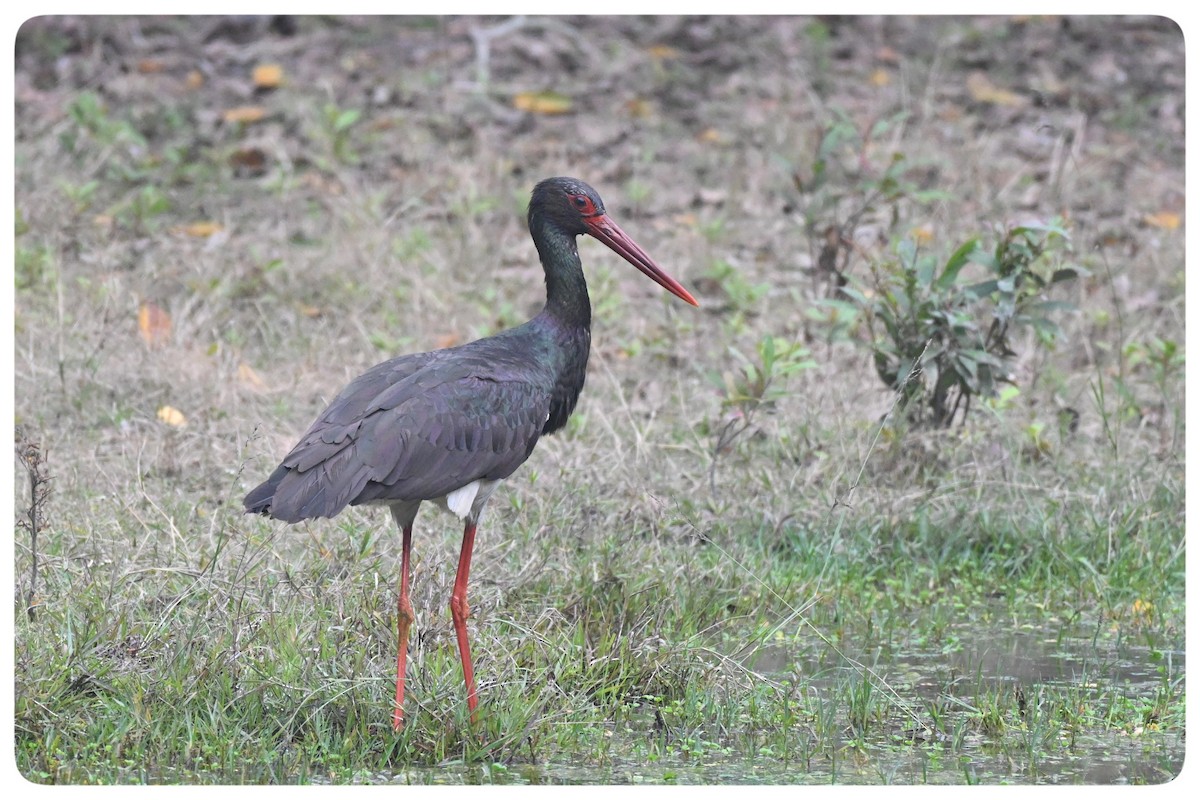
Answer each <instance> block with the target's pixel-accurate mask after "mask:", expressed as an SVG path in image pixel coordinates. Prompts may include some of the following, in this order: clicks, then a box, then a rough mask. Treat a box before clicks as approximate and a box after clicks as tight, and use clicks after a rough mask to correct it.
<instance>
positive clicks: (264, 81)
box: [251, 64, 283, 89]
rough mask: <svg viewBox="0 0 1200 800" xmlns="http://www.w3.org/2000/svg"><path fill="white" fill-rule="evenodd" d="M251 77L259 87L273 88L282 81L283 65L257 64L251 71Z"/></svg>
mask: <svg viewBox="0 0 1200 800" xmlns="http://www.w3.org/2000/svg"><path fill="white" fill-rule="evenodd" d="M251 78H252V80H253V81H254V85H255V86H256V87H258V88H259V89H275V88H277V87H278V86H279V84H281V83H283V67H281V66H279V65H278V64H259V65H258V66H256V67H255V68H254V71H253V72H252V73H251Z"/></svg>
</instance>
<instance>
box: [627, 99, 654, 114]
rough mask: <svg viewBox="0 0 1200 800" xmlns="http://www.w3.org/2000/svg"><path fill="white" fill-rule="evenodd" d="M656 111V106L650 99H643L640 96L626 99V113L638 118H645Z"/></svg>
mask: <svg viewBox="0 0 1200 800" xmlns="http://www.w3.org/2000/svg"><path fill="white" fill-rule="evenodd" d="M653 111H654V106H652V105H651V104H650V101H649V100H643V99H641V98H640V97H635V98H634V99H632V100H626V101H625V113H627V114H628V115H629V116H631V117H634V118H636V119H645V118H646V117H648V116H650V114H651V113H653Z"/></svg>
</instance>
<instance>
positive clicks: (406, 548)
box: [392, 525, 413, 731]
mask: <svg viewBox="0 0 1200 800" xmlns="http://www.w3.org/2000/svg"><path fill="white" fill-rule="evenodd" d="M411 552H412V525H406V526H405V528H404V544H403V545H401V551H400V553H401V554H400V598H399V599H398V600H397V601H396V628H397V632H398V633H399V637H398V638H399V640H400V642H399V645H398V648H399V649H398V650H397V652H396V708H395V709H394V710H393V711H392V728H393V729H394V730H396V731H399V730H400V729H401V728H402V727H404V667H405V665H406V663H407V661H408V629H409V626H411V625H412V622H413V609H412V603H411V602H409V599H408V557H409V554H410V553H411Z"/></svg>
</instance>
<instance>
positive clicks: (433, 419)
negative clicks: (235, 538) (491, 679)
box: [243, 177, 700, 732]
mask: <svg viewBox="0 0 1200 800" xmlns="http://www.w3.org/2000/svg"><path fill="white" fill-rule="evenodd" d="M527 220H528V225H529V233H530V235H531V236H532V238H533V242H534V246H535V247H536V248H537V252H538V257H539V259H540V261H541V264H542V269H543V271H544V272H545V279H546V304H545V306H544V307H543V308H542V310H541V312H540V313H538V314H537V315H536V316H534V317H533V318H532V319H530V320H529V321H528V322H526V323H524V324H523V325H519V326H517V327H514V328H509V329H507V330H503V331H501V332H500V333H497V334H496V335H494V336H489V337H487V338H483V339H478V340H476V341H473V342H468V343H466V344H462V345H458V346H455V347H449V348H445V349H441V350H433V351H431V352H427V353H416V354H412V355H403V356H399V357H397V358H393V359H390V360H388V361H384V362H383V363H381V364H377V365H376V366H374V367H372V368H371V369H369V370H367V371H366V372H364V373H363V374H362V375H360V376H359V377H357V378H355V379H354V380H353V381H351V382H350V383H349V384H348V385H347V386H346V387H345V388H344V389H342V391H341V393H339V394H338V395H337V397H335V398H334V400H333V401H332V402H331V403H330V404H329V406H328V408H326V409H325V410H324V411H322V412H321V413H320V415H319V416H318V417H317V419H316V421H315V422H313V423H312V425H311V426H310V427H309V429H308V431H307V433H305V434H304V435H303V436H302V437H301V438H300V441H299V442H298V443H297V444H296V446H295V447H293V448H292V450H291V452H289V453H288V454H287V455H286V456H285V457H284V458H283V461H282V462H280V464H279V466H278V467H277V468H276V469H275V470H274V471H273V472H272V473H271V474H270V476H269V477H268V478H267V479H266V480H265V481H264V482H263V483H262V484H260V485H259V486H257V487H256V488H254V489H253V490H251V491H250V492H249V494H247V495H246V497H245V500H244V501H243V505H244V508H245V510H246V513H250V514H263V515H266V516H268V517H271V518H274V519H277V520H282V521H284V522H289V523H292V522H299V521H302V520H310V519H315V518H319V517H333V516H334V515H336V514H338V513H339V512H340V511H342V510H343V509H344V508H345V507H346V506H354V505H384V506H387V507H388V509H389V510H390V511H391V515H392V518H393V519H394V520H395V522H396V525H397V527H399V529H400V533H401V539H402V541H401V549H400V590H399V596H398V598H397V603H396V609H397V636H398V640H399V646H398V652H397V656H396V699H395V704H394V706H393V710H392V726H393V729H394V730H395V731H396V732H399V731H400V730H401V729H402V727H403V725H404V686H405V667H406V660H407V653H408V634H409V629H410V626H411V625H412V623H413V620H414V615H413V608H412V603H411V601H410V598H409V582H410V563H409V561H410V557H411V553H412V532H413V522H414V520H415V519H416V516H417V509H418V508H419V507H420V506H421V504H422V503H423V502H425V501H430V502H432V503H434V504H436V505H437V506H440V507H441V508H442V509H444V510H446V511H449V512H450V513H452V514H454V515H455V516H457V517H458V518H459V519H460V520H461V521H462V523H463V538H462V548H461V550H460V553H459V558H458V570H457V572H456V574H455V580H454V588H453V590H452V592H451V598H450V615H451V618H452V620H453V623H454V631H455V636H456V639H457V643H458V651H459V657H460V659H461V661H462V672H463V681H464V683H465V685H466V692H467V708H468V710H469V712H470V718H471V720H472V723H473V724H474V723H475V722H477V719H478V716H477V709H478V692H477V690H476V686H475V673H474V667H473V664H472V661H471V648H470V642H469V640H468V636H467V624H466V623H467V616H468V614H469V613H470V607H469V606H468V604H467V580H468V576H469V574H470V569H471V553H472V551H473V549H474V546H475V533H476V527H477V525H478V524H479V520H480V516H481V515H482V513H483V510H484V507H485V506H486V505H487V502H488V500H489V498H491V496H492V494H493V493H494V492H495V491H496V489H497V487H498V486H499V485H500V483H501V481H503V480H504V479H505V478H508V477H509V476H510V475H512V474H513V472H515V471H516V470H517V468H518V467H520V466H521V464H523V463H524V462H525V460H526V459H528V458H529V456H530V454H531V453H532V452H533V449H534V447H535V446H536V445H537V443H538V439H540V438H541V437H542V436H545V435H549V434H552V433H555V432H556V431H558V430H561V429H562V427H563V426H564V425H566V423H567V419H568V417H570V415H571V412H572V411H574V409H575V405H576V402H577V401H578V400H579V394H580V392H581V391H582V389H583V384H584V380H585V379H586V376H587V362H588V352H589V350H590V348H591V320H592V307H591V300H590V298H589V297H588V293H587V282H586V280H585V279H584V274H583V267H582V263H581V261H580V258H579V251H578V248H577V239H578V237H579V236H580V235H583V234H588V235H590V236H592V237H594V238H596V239H598V240H599V241H601V242H603V243H604V244H605V245H607V246H608V247H609V248H610V249H612V250H613V251H614V252H616V253H617V254H619V255H620V256H621V257H622V258H624V259H625V260H626V261H628V262H629V263H630V264H632V265H633V266H634V267H636V268H637V269H638V270H640V271H641V272H642V273H644V274H645V275H646V276H647V277H649V278H650V279H651V280H653V281H655V282H656V283H658V284H659V285H660V286H662V287H663V288H664V289H666V290H667V291H668V292H670V293H671V294H673V295H675V296H676V297H678V298H680V299H682V300H684V301H685V302H687V303H689V304H691V305H693V306H699V305H700V304H699V303H698V302H697V301H696V299H695V298H694V297H692V295H691V294H690V293H689V292H688V291H687V289H685V288H684V287H683V286H682V285H681V284H680V283H679V282H678V281H676V280H675V279H674V278H672V277H670V276H669V275H667V273H666V272H664V271H663V270H662V268H661V267H659V266H658V264H656V263H655V261H654V260H653V259H652V258H651V257H650V256H649V255H648V254H647V253H646V251H645V250H643V249H642V248H641V247H640V246H639V245H638V244H637V243H636V242H634V240H633V239H631V238H630V237H629V236H628V235H627V234H626V233H625V232H624V231H622V230H621V228H620V227H619V226H618V225H617V223H616V222H615V221H613V219H612V218H611V217H610V216H609V215H608V213H607V212H606V210H605V206H604V201H603V200H601V199H600V195H599V194H598V193H597V192H596V190H595V189H593V188H592V187H591V186H589V185H588V184H586V183H584V182H583V181H581V180H578V179H576V178H568V177H556V178H548V179H546V180H543V181H540V182H539V183H538V184H537V185H536V186H535V187H534V189H533V193H532V195H531V197H530V201H529V208H528V214H527Z"/></svg>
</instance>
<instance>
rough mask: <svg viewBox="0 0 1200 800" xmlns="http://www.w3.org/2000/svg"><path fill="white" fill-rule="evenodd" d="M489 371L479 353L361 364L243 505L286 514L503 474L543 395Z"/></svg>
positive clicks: (525, 453)
mask: <svg viewBox="0 0 1200 800" xmlns="http://www.w3.org/2000/svg"><path fill="white" fill-rule="evenodd" d="M440 352H442V353H445V352H448V351H440ZM494 372H495V370H493V369H491V368H489V364H488V363H487V361H486V360H485V359H471V358H463V357H461V356H460V357H458V358H446V357H439V355H438V353H422V354H420V355H419V356H409V357H404V358H400V359H394V360H393V361H390V362H384V363H383V364H380V365H378V366H377V367H374V368H373V369H371V370H368V371H367V372H366V373H364V374H363V375H361V376H359V377H358V378H357V379H355V380H354V381H353V382H352V383H351V384H350V385H349V386H347V387H346V388H345V389H344V390H343V391H342V393H341V394H340V395H338V397H337V398H336V399H335V400H334V401H333V402H332V403H330V405H329V407H328V408H327V409H325V411H324V412H322V413H321V415H320V416H319V417H318V418H317V420H316V422H314V423H313V424H312V427H310V428H309V430H308V432H307V433H306V434H305V435H304V436H303V437H302V438H301V440H300V442H299V443H298V444H297V445H296V446H295V447H294V448H293V449H292V451H291V452H290V453H288V455H287V456H286V457H285V458H284V459H283V462H282V463H281V464H280V466H279V467H278V468H277V469H276V470H275V472H274V473H273V474H272V475H271V477H270V478H268V479H267V481H266V483H264V484H263V485H262V486H259V487H258V488H257V489H255V490H254V491H252V492H251V493H250V494H249V495H247V497H246V500H245V506H246V510H247V511H252V512H260V513H267V514H270V515H271V516H273V517H276V518H278V519H283V520H288V521H293V522H294V521H296V520H300V519H309V518H312V517H331V516H333V515H334V514H337V513H338V512H339V511H341V510H342V509H343V508H344V507H345V506H346V505H348V504H354V505H356V504H359V503H365V502H370V501H389V500H397V501H403V500H409V501H411V500H427V499H433V498H436V497H441V496H443V495H445V494H447V493H449V492H452V491H454V490H455V489H458V488H460V487H462V486H464V485H466V484H468V483H470V482H471V481H474V480H478V479H480V478H483V479H486V480H499V479H501V478H506V477H508V476H509V475H511V474H512V472H513V471H514V470H516V468H517V467H519V466H520V465H521V464H522V463H523V462H524V461H525V459H526V458H528V457H529V454H530V453H531V452H532V451H533V447H534V445H535V444H536V443H537V440H538V437H539V436H540V434H541V431H542V427H543V426H544V424H545V422H546V418H547V416H548V414H549V409H550V393H549V391H546V390H543V389H540V388H539V387H538V386H536V385H535V384H533V383H530V382H526V381H522V380H520V379H515V378H511V377H508V378H505V379H497V378H496V377H495V375H494Z"/></svg>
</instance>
